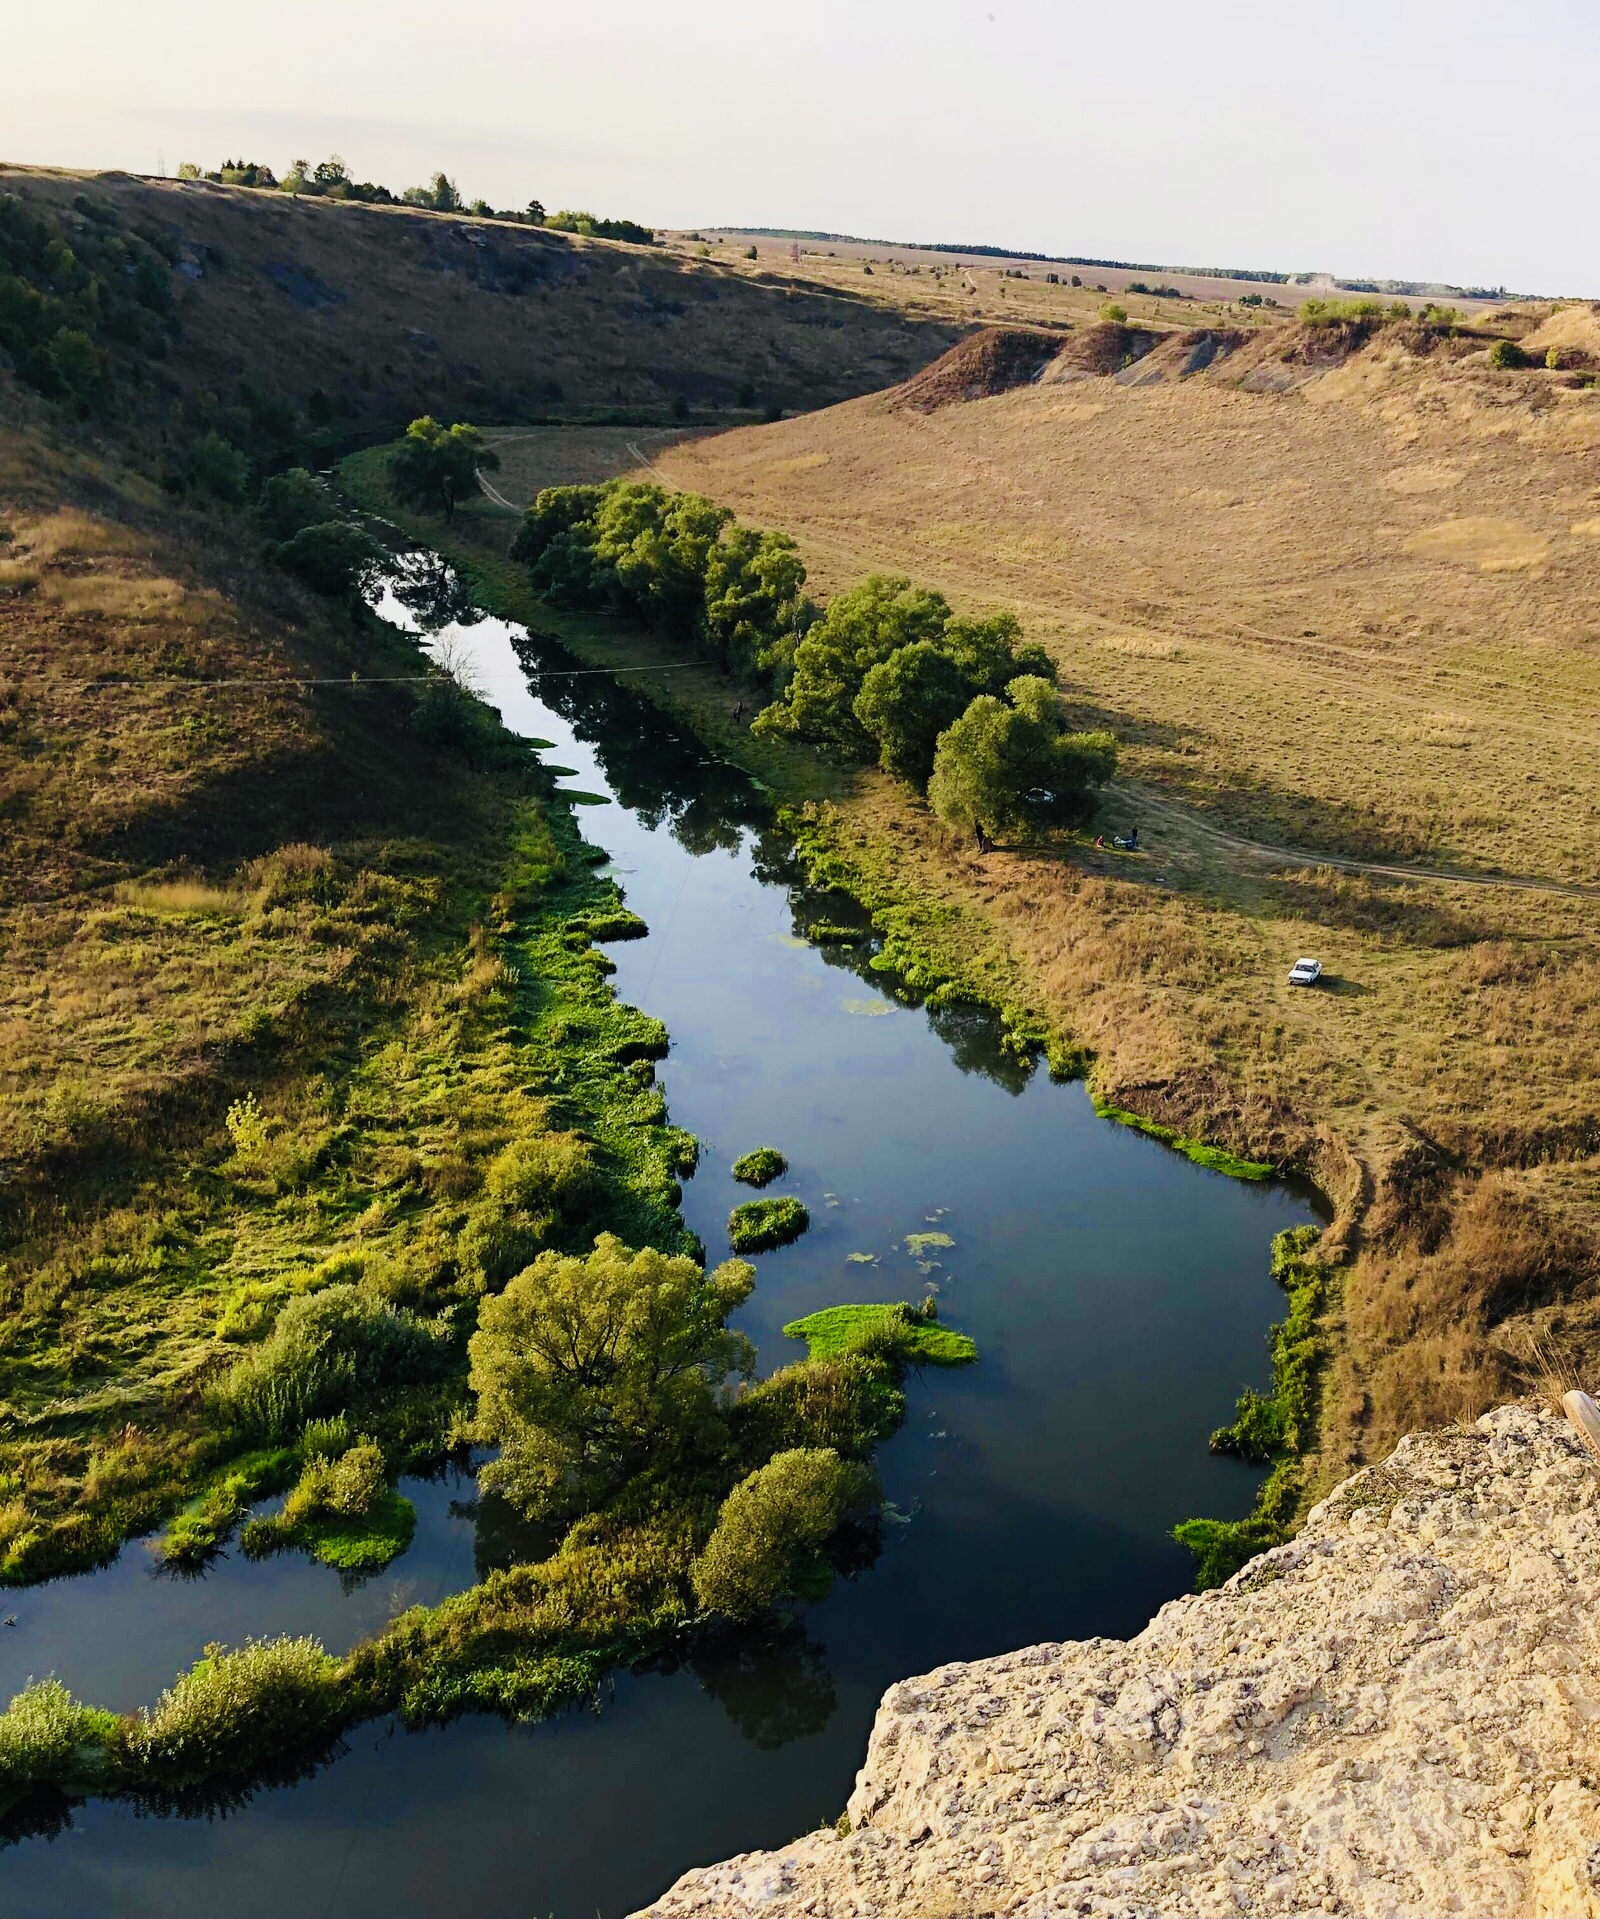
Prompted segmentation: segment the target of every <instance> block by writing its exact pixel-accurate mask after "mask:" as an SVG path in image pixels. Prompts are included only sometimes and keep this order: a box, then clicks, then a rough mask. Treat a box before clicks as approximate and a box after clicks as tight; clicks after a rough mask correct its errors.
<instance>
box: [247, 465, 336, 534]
mask: <svg viewBox="0 0 1600 1919" xmlns="http://www.w3.org/2000/svg"><path fill="white" fill-rule="evenodd" d="M331 507H332V500H331V498H330V496H329V493H328V489H327V487H326V486H324V485H323V483H322V481H321V480H319V479H318V478H317V476H316V475H315V474H314V473H311V472H308V471H307V469H306V468H305V467H303V466H293V467H290V468H289V470H288V472H287V473H274V474H273V475H272V476H271V478H270V479H267V480H264V481H263V482H262V483H261V491H260V492H259V493H258V494H257V495H256V517H257V519H259V520H260V521H261V523H262V525H263V526H264V527H265V528H266V530H267V531H268V532H269V533H270V534H271V535H272V537H273V539H275V540H292V539H293V538H294V536H295V535H296V534H297V533H299V532H302V531H303V530H304V529H305V528H306V527H308V526H321V525H322V524H323V523H324V521H326V520H327V519H329V518H330V517H331Z"/></svg>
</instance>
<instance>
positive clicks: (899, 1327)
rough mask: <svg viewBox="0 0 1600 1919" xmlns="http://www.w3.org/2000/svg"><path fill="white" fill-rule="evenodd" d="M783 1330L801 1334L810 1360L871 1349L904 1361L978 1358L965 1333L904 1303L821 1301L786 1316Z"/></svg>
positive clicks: (951, 1362) (790, 1335) (949, 1362)
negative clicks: (817, 1307)
mask: <svg viewBox="0 0 1600 1919" xmlns="http://www.w3.org/2000/svg"><path fill="white" fill-rule="evenodd" d="M783 1332H784V1337H785V1338H786V1339H803V1340H804V1341H805V1342H806V1348H807V1351H808V1352H809V1354H810V1356H811V1358H813V1359H833V1358H836V1357H837V1356H838V1355H839V1354H841V1353H871V1354H876V1355H884V1354H889V1355H893V1356H894V1357H897V1358H899V1359H901V1360H903V1361H904V1363H905V1364H906V1365H908V1366H966V1365H970V1364H971V1362H972V1361H973V1360H975V1359H976V1358H977V1357H978V1348H977V1344H976V1342H975V1341H974V1340H973V1339H971V1338H970V1337H969V1336H968V1335H967V1334H966V1333H956V1332H952V1331H951V1330H950V1328H949V1327H948V1326H941V1325H940V1324H939V1322H938V1321H937V1320H934V1319H924V1318H923V1317H922V1316H921V1315H920V1314H919V1313H918V1312H917V1310H916V1308H915V1307H912V1306H907V1305H904V1304H894V1305H887V1306H825V1307H824V1308H823V1309H822V1311H821V1312H818V1313H808V1314H807V1315H806V1317H805V1318H804V1319H792V1320H790V1322H789V1324H788V1325H787V1326H785V1327H784V1329H783Z"/></svg>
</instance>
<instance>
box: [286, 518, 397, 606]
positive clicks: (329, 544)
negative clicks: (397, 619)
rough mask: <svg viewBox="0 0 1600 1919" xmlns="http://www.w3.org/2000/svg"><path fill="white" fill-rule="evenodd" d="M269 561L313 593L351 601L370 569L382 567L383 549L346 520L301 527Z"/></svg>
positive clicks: (370, 571)
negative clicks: (291, 575) (276, 564)
mask: <svg viewBox="0 0 1600 1919" xmlns="http://www.w3.org/2000/svg"><path fill="white" fill-rule="evenodd" d="M272 557H273V558H274V559H275V560H276V561H277V563H278V565H279V566H281V567H284V568H286V569H287V570H288V571H289V572H290V573H293V574H294V575H295V576H296V578H297V579H300V580H303V581H304V582H305V584H306V585H307V586H309V587H310V588H311V589H312V591H313V592H316V593H325V594H327V596H328V597H329V598H330V599H336V600H354V599H356V598H357V597H358V596H359V594H360V592H361V589H362V587H363V586H364V585H365V584H366V581H367V578H368V576H369V575H370V574H371V573H372V571H373V569H374V568H375V567H378V566H380V565H381V564H382V563H383V548H382V547H381V546H379V544H378V542H377V541H376V540H375V539H373V538H372V536H371V534H369V533H363V532H362V530H361V528H360V527H359V526H352V525H351V524H350V523H349V521H347V520H325V521H323V522H322V523H321V524H320V525H317V526H303V527H301V529H300V530H299V532H298V533H296V534H294V535H293V536H292V537H291V538H290V539H287V540H285V541H283V542H282V544H281V545H279V546H277V547H275V548H274V549H273V555H272Z"/></svg>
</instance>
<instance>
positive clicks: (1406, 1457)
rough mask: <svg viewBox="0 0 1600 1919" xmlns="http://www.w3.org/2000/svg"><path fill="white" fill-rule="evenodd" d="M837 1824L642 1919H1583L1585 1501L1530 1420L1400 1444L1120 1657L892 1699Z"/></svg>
mask: <svg viewBox="0 0 1600 1919" xmlns="http://www.w3.org/2000/svg"><path fill="white" fill-rule="evenodd" d="M849 1820H850V1831H849V1832H848V1833H847V1834H846V1835H845V1836H843V1837H840V1836H838V1835H836V1834H835V1833H833V1832H831V1831H827V1832H820V1833H813V1834H811V1835H810V1836H809V1837H808V1838H805V1839H801V1840H798V1841H796V1843H795V1844H794V1845H792V1846H786V1847H785V1848H784V1849H783V1850H782V1851H781V1852H764V1853H746V1854H745V1855H744V1856H743V1857H741V1858H738V1859H731V1860H729V1861H728V1862H727V1863H726V1864H724V1865H720V1866H708V1867H705V1868H703V1869H702V1870H700V1871H696V1872H690V1873H686V1874H685V1875H684V1877H683V1878H682V1879H680V1880H679V1881H678V1883H677V1885H676V1886H674V1887H673V1889H672V1890H671V1891H670V1892H669V1893H667V1894H666V1895H665V1897H664V1898H662V1899H660V1900H658V1901H657V1903H656V1904H655V1905H653V1906H651V1907H650V1908H649V1915H648V1919H690V1915H696V1916H697V1919H698V1916H699V1915H707V1916H710V1915H715V1919H744V1915H754V1914H760V1915H762V1919H791V1915H796V1916H797V1915H800V1914H805V1915H807V1919H846V1915H848V1916H849V1919H867V1916H868V1915H871V1916H872V1919H910V1916H911V1915H916V1919H980V1915H998V1914H1005V1915H1024V1914H1026V1915H1029V1919H1033V1915H1039V1919H1043V1916H1044V1915H1047V1914H1057V1913H1072V1914H1094V1915H1107V1916H1109V1915H1116V1916H1117V1919H1134V1915H1145V1914H1148V1915H1159V1916H1160V1919H1168V1916H1169V1915H1175V1914H1191V1913H1192V1914H1222V1913H1241V1912H1243V1913H1250V1914H1269V1913H1285V1914H1287V1913H1295V1914H1301V1913H1308V1912H1317V1911H1322V1912H1336V1913H1358V1914H1370V1915H1374V1916H1375V1919H1376V1916H1377V1915H1383V1916H1384V1919H1387V1916H1388V1915H1391V1914H1398V1913H1416V1914H1427V1915H1430V1916H1431V1915H1433V1914H1439V1913H1452V1912H1455V1913H1463V1914H1469V1915H1474V1919H1492V1915H1499V1914H1505V1915H1516V1919H1524V1916H1528V1915H1550V1916H1551V1919H1577V1916H1578V1915H1585V1916H1587V1919H1594V1916H1595V1915H1600V1479H1597V1477H1596V1473H1595V1469H1594V1467H1593V1466H1592V1465H1591V1463H1590V1462H1589V1459H1588V1456H1587V1454H1585V1453H1584V1451H1583V1450H1582V1448H1581V1446H1580V1445H1579V1443H1578V1441H1577V1440H1576V1438H1574V1437H1573V1436H1572V1434H1571V1433H1570V1431H1569V1430H1568V1428H1567V1426H1566V1424H1565V1423H1564V1422H1563V1421H1562V1420H1561V1419H1560V1418H1559V1417H1556V1416H1554V1415H1552V1414H1550V1413H1547V1412H1543V1411H1538V1410H1534V1409H1531V1408H1529V1407H1527V1406H1507V1407H1502V1408H1501V1409H1500V1410H1499V1411H1497V1412H1494V1413H1491V1414H1489V1415H1488V1417H1487V1418H1484V1419H1481V1420H1479V1421H1478V1423H1477V1425H1476V1426H1473V1427H1466V1428H1462V1429H1457V1430H1452V1431H1448V1432H1438V1433H1428V1434H1423V1435H1414V1436H1413V1437H1412V1438H1410V1439H1407V1440H1405V1441H1403V1442H1402V1444H1401V1445H1400V1447H1399V1448H1398V1449H1397V1450H1396V1452H1395V1453H1394V1455H1393V1457H1392V1458H1390V1459H1389V1460H1387V1461H1386V1462H1385V1463H1384V1464H1383V1465H1381V1466H1375V1467H1369V1468H1368V1469H1367V1470H1366V1471H1364V1472H1361V1473H1358V1474H1356V1476H1355V1477H1354V1478H1353V1479H1350V1480H1347V1481H1346V1482H1345V1484H1344V1485H1342V1486H1341V1487H1340V1488H1339V1489H1338V1491H1337V1492H1335V1493H1333V1494H1332V1495H1331V1497H1329V1498H1328V1499H1327V1500H1325V1501H1324V1502H1323V1504H1322V1505H1320V1506H1318V1507H1317V1508H1316V1509H1315V1511H1314V1512H1313V1513H1312V1514H1311V1516H1310V1518H1309V1519H1308V1521H1307V1523H1306V1526H1305V1529H1304V1531H1303V1532H1302V1533H1301V1535H1300V1537H1299V1538H1298V1539H1296V1540H1295V1541H1294V1542H1293V1543H1292V1544H1290V1545H1287V1546H1282V1547H1279V1548H1278V1549H1277V1550H1276V1551H1275V1552H1270V1553H1266V1554H1263V1555H1262V1557H1261V1558H1259V1559H1256V1560H1254V1561H1252V1562H1251V1564H1250V1565H1248V1566H1246V1567H1245V1568H1244V1570H1243V1571H1242V1572H1240V1573H1238V1574H1237V1575H1236V1576H1235V1577H1234V1578H1233V1579H1232V1580H1231V1581H1230V1582H1229V1583H1228V1585H1226V1586H1225V1587H1223V1588H1221V1589H1220V1590H1219V1591H1216V1592H1208V1593H1197V1594H1194V1595H1192V1596H1191V1597H1189V1598H1186V1599H1178V1600H1174V1601H1173V1602H1172V1604H1171V1605H1168V1606H1164V1607H1162V1609H1161V1611H1160V1612H1159V1613H1158V1614H1157V1616H1156V1618H1155V1619H1154V1620H1152V1622H1151V1623H1150V1625H1149V1626H1147V1627H1146V1628H1145V1630H1144V1631H1143V1632H1142V1633H1140V1634H1139V1636H1138V1637H1137V1638H1136V1639H1132V1640H1128V1641H1126V1642H1123V1641H1118V1640H1108V1639H1090V1640H1080V1641H1074V1642H1070V1643H1067V1644H1064V1645H1050V1646H1033V1647H1030V1648H1029V1649H1028V1650H1027V1651H1026V1652H1019V1653H1012V1654H1010V1655H1009V1656H1007V1657H1006V1658H1003V1659H986V1660H982V1661H979V1662H978V1663H976V1664H973V1665H967V1666H961V1665H957V1666H945V1667H942V1668H941V1669H940V1670H939V1671H938V1672H935V1673H930V1674H929V1675H928V1676H927V1677H926V1678H922V1679H908V1680H906V1681H904V1682H903V1683H902V1684H901V1685H898V1686H895V1687H893V1688H892V1689H891V1690H890V1691H889V1693H888V1694H887V1695H886V1696H885V1698H884V1701H883V1705H882V1706H881V1708H880V1709H879V1712H878V1718H877V1723H876V1724H875V1725H874V1727H873V1731H872V1741H871V1744H870V1746H869V1747H868V1751H867V1763H866V1765H865V1766H864V1767H863V1769H862V1771H861V1772H860V1773H859V1774H858V1775H857V1782H856V1790H855V1793H854V1795H853V1796H852V1798H851V1800H850V1805H849Z"/></svg>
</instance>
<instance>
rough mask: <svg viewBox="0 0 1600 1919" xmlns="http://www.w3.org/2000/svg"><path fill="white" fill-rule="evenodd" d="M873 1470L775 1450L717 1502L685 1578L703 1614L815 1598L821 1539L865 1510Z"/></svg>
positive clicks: (872, 1492) (827, 1572)
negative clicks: (709, 1529) (712, 1525)
mask: <svg viewBox="0 0 1600 1919" xmlns="http://www.w3.org/2000/svg"><path fill="white" fill-rule="evenodd" d="M876 1495H877V1479H876V1476H875V1475H874V1473H873V1472H872V1469H871V1468H870V1467H868V1466H863V1465H859V1464H857V1463H856V1462H854V1461H851V1460H844V1459H841V1458H840V1457H839V1455H838V1454H837V1453H836V1452H834V1451H833V1450H832V1448H831V1447H818V1448H805V1447H797V1448H795V1449H794V1450H793V1451H792V1452H785V1453H778V1454H777V1455H775V1457H773V1458H772V1459H769V1460H768V1461H767V1463H766V1465H764V1466H761V1467H758V1468H757V1470H756V1471H755V1472H753V1473H751V1475H750V1476H749V1478H748V1479H743V1480H741V1481H740V1482H739V1484H738V1485H737V1486H735V1487H734V1489H733V1491H732V1492H731V1493H729V1495H728V1497H727V1498H726V1499H725V1500H724V1501H723V1502H722V1510H721V1512H720V1513H719V1514H718V1515H717V1524H716V1529H715V1530H714V1531H713V1533H712V1535H711V1537H710V1539H709V1540H708V1541H707V1542H706V1549H705V1551H704V1552H703V1553H701V1554H700V1556H699V1557H698V1558H697V1559H696V1560H695V1562H694V1565H693V1567H692V1568H691V1572H690V1577H691V1578H692V1580H693V1582H694V1590H695V1597H696V1598H697V1599H698V1600H699V1601H700V1604H701V1606H702V1607H703V1608H704V1609H705V1610H706V1611H707V1612H715V1613H722V1614H724V1615H725V1616H726V1617H728V1618H730V1619H748V1618H749V1617H751V1615H753V1614H755V1613H759V1612H764V1611H765V1610H766V1609H767V1607H769V1606H772V1605H775V1604H776V1603H777V1602H778V1601H780V1600H783V1599H820V1598H822V1597H823V1595H824V1594H825V1593H826V1592H827V1590H828V1587H829V1586H830V1585H831V1584H832V1582H833V1570H832V1568H831V1567H830V1566H829V1564H828V1561H827V1558H826V1556H825V1549H826V1547H827V1544H828V1541H829V1540H830V1539H831V1538H832V1537H833V1536H834V1534H835V1533H837V1532H838V1531H839V1529H840V1527H841V1526H843V1525H844V1524H845V1523H846V1521H848V1520H850V1519H858V1518H862V1517H864V1516H865V1515H866V1514H867V1513H868V1512H870V1510H871V1508H872V1506H873V1504H874V1501H875V1499H876Z"/></svg>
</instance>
